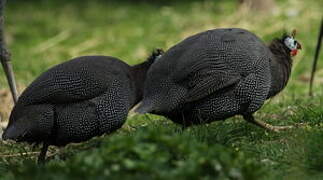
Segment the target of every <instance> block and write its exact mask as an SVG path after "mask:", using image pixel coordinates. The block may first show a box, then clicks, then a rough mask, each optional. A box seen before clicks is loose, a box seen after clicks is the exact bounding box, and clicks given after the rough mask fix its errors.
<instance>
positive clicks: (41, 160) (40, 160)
mask: <svg viewBox="0 0 323 180" xmlns="http://www.w3.org/2000/svg"><path fill="white" fill-rule="evenodd" d="M48 146H49V144H47V143H45V142H44V143H43V147H42V148H41V151H40V153H39V156H38V164H44V163H45V158H46V153H47V150H48Z"/></svg>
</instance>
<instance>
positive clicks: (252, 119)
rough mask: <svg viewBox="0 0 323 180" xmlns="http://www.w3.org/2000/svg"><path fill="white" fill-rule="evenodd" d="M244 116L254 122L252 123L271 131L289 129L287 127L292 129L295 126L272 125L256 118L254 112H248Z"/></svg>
mask: <svg viewBox="0 0 323 180" xmlns="http://www.w3.org/2000/svg"><path fill="white" fill-rule="evenodd" d="M243 118H244V119H245V120H246V121H248V122H250V123H252V124H255V125H257V126H259V127H262V128H264V129H267V130H270V131H274V132H279V131H282V130H287V129H292V128H294V126H273V125H270V124H267V123H265V122H262V121H259V120H256V119H255V118H254V117H253V116H252V114H247V115H243Z"/></svg>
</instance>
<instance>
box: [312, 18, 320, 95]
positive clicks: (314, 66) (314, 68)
mask: <svg viewBox="0 0 323 180" xmlns="http://www.w3.org/2000/svg"><path fill="white" fill-rule="evenodd" d="M322 37H323V17H322V19H321V27H320V33H319V37H318V39H317V45H316V50H315V56H314V60H313V66H312V72H311V80H310V91H309V95H310V96H312V95H313V92H312V90H313V81H314V75H315V71H316V65H317V60H318V58H319V54H320V49H321V43H322Z"/></svg>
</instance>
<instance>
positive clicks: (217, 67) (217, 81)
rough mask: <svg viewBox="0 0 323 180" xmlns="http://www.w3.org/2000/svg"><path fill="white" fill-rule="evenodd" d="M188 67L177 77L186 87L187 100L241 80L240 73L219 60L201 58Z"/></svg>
mask: <svg viewBox="0 0 323 180" xmlns="http://www.w3.org/2000/svg"><path fill="white" fill-rule="evenodd" d="M188 69H189V71H186V72H185V71H183V73H182V74H181V77H179V78H180V79H178V80H180V81H181V82H182V83H183V82H184V83H185V84H186V86H187V87H188V93H187V96H186V101H187V102H192V101H197V100H199V99H202V98H204V97H207V96H208V95H210V94H213V93H216V92H217V91H220V90H223V89H225V88H227V87H230V86H233V85H235V84H237V83H238V82H239V81H240V80H241V75H240V74H239V73H238V72H235V71H234V70H232V69H230V68H229V67H228V66H227V64H226V63H224V62H223V61H221V60H215V59H210V58H207V59H206V58H202V59H201V60H200V61H197V63H195V64H194V65H192V66H191V68H188Z"/></svg>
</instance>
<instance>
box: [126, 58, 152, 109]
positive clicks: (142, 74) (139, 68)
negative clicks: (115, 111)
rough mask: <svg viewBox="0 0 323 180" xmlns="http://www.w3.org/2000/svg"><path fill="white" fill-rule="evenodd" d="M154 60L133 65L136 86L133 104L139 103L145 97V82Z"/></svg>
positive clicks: (133, 79)
mask: <svg viewBox="0 0 323 180" xmlns="http://www.w3.org/2000/svg"><path fill="white" fill-rule="evenodd" d="M152 63H153V62H152V61H150V60H147V61H145V62H143V63H141V64H137V65H134V66H132V67H131V74H132V82H133V83H134V84H133V86H134V87H135V88H134V89H135V98H134V103H133V105H135V104H137V103H138V102H139V101H140V100H141V99H142V97H143V91H144V82H145V80H146V76H147V71H148V69H149V68H150V66H151V64H152Z"/></svg>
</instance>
